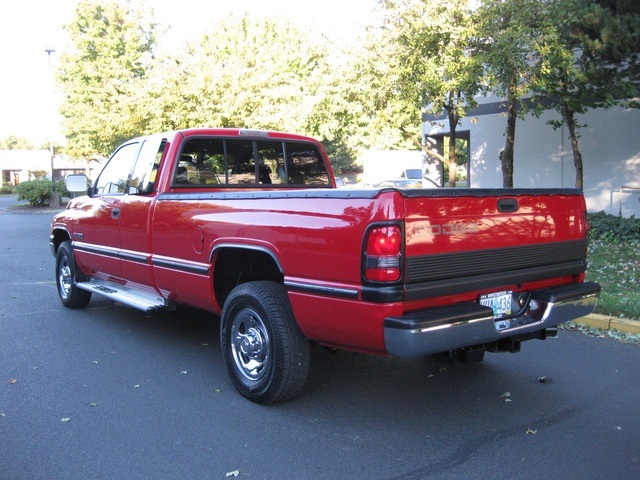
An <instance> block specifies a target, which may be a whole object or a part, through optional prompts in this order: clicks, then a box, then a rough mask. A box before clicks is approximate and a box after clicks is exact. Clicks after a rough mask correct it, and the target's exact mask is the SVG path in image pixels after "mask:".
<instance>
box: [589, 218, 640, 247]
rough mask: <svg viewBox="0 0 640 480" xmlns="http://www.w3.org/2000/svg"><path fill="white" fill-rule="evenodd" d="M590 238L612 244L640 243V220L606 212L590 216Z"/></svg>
mask: <svg viewBox="0 0 640 480" xmlns="http://www.w3.org/2000/svg"><path fill="white" fill-rule="evenodd" d="M589 238H590V239H591V240H595V241H603V242H610V243H618V242H630V241H636V242H640V218H636V217H635V216H633V215H632V216H631V217H628V218H627V217H618V216H615V215H609V214H607V213H604V212H598V213H590V214H589Z"/></svg>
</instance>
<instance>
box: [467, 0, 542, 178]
mask: <svg viewBox="0 0 640 480" xmlns="http://www.w3.org/2000/svg"><path fill="white" fill-rule="evenodd" d="M545 14H546V2H545V1H540V0H485V1H484V2H483V3H482V6H481V7H480V8H479V10H478V12H477V20H478V25H479V28H478V30H479V35H478V38H477V42H478V43H477V53H478V54H479V55H480V57H481V58H482V62H483V64H484V69H485V75H486V81H485V82H486V85H487V87H488V90H489V91H492V92H493V93H495V94H496V95H497V96H499V97H502V98H505V99H506V107H507V126H506V128H505V137H506V139H505V146H504V150H502V152H501V155H500V160H501V164H502V182H503V187H505V188H513V171H514V150H515V136H516V123H517V119H518V117H523V116H524V114H525V113H526V111H527V109H526V107H525V104H524V102H522V99H523V98H524V97H525V96H526V95H527V94H529V93H530V90H531V80H532V75H533V70H534V65H535V62H536V60H537V58H538V47H537V42H538V41H539V39H540V35H541V32H542V30H543V28H544V27H545V21H546V16H545Z"/></svg>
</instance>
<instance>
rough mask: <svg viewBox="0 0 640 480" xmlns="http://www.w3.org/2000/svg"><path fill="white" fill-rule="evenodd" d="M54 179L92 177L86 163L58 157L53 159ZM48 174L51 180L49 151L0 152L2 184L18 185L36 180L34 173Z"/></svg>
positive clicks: (47, 176)
mask: <svg viewBox="0 0 640 480" xmlns="http://www.w3.org/2000/svg"><path fill="white" fill-rule="evenodd" d="M53 167H54V171H53V178H54V180H60V179H63V178H65V177H66V176H67V175H69V174H72V173H84V174H86V175H89V176H91V174H90V167H89V165H88V164H87V163H86V162H79V161H73V160H70V159H68V158H66V157H63V156H60V155H56V156H55V157H54V159H53ZM38 171H40V172H42V171H44V172H46V178H48V179H51V154H50V153H49V150H0V175H1V178H2V184H7V183H10V184H12V185H17V184H18V183H21V182H26V181H28V180H35V176H34V172H38Z"/></svg>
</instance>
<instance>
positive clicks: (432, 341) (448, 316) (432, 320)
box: [384, 282, 600, 357]
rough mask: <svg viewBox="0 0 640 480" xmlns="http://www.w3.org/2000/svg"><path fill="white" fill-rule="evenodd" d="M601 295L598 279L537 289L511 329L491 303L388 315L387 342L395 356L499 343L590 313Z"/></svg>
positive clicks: (409, 355) (513, 319)
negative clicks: (498, 320) (501, 324)
mask: <svg viewBox="0 0 640 480" xmlns="http://www.w3.org/2000/svg"><path fill="white" fill-rule="evenodd" d="M599 294H600V285H599V284H597V283H595V282H585V283H580V284H573V285H565V286H562V287H555V288H549V289H545V290H539V291H536V292H532V294H531V296H530V298H529V302H528V305H527V306H526V307H525V309H524V310H523V313H521V314H520V315H519V316H517V317H514V318H511V320H510V322H511V325H512V326H511V328H508V329H506V330H500V331H499V330H497V329H496V326H495V322H494V320H493V311H492V310H491V308H489V307H485V306H482V305H480V304H478V303H465V304H460V305H452V306H447V307H436V308H431V309H427V310H420V311H416V312H411V313H408V314H407V315H403V316H402V317H388V318H386V319H385V321H384V339H385V345H386V349H387V352H388V353H389V354H391V355H397V356H400V357H414V356H423V355H430V354H434V353H441V352H448V351H450V350H455V349H457V348H464V347H472V346H476V345H484V344H488V343H492V342H497V341H500V340H502V339H505V338H508V337H513V336H518V335H523V334H528V333H531V332H536V331H539V330H544V329H546V328H551V327H555V326H557V325H559V324H561V323H564V322H568V321H570V320H575V319H576V318H580V317H584V316H586V315H589V314H590V313H591V312H593V310H594V308H595V306H596V304H597V302H598V296H599Z"/></svg>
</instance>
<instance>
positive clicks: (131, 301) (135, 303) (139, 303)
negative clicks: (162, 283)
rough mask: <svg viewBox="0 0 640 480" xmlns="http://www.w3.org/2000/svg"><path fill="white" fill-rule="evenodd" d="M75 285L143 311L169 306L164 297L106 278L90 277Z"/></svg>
mask: <svg viewBox="0 0 640 480" xmlns="http://www.w3.org/2000/svg"><path fill="white" fill-rule="evenodd" d="M76 286H77V287H78V288H81V289H82V290H86V291H87V292H91V293H95V294H98V295H102V296H103V297H107V298H110V299H111V300H113V301H116V302H118V303H122V304H123V305H127V306H129V307H133V308H137V309H138V310H142V311H143V312H151V311H153V310H159V309H164V308H167V307H168V306H169V305H168V303H167V302H166V301H165V299H164V298H162V297H160V296H159V295H157V294H155V295H154V294H153V293H152V292H146V291H143V290H139V289H135V288H131V287H127V286H124V285H118V284H117V283H113V282H109V281H106V280H100V279H96V278H92V279H91V280H89V281H88V282H78V283H77V284H76Z"/></svg>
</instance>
